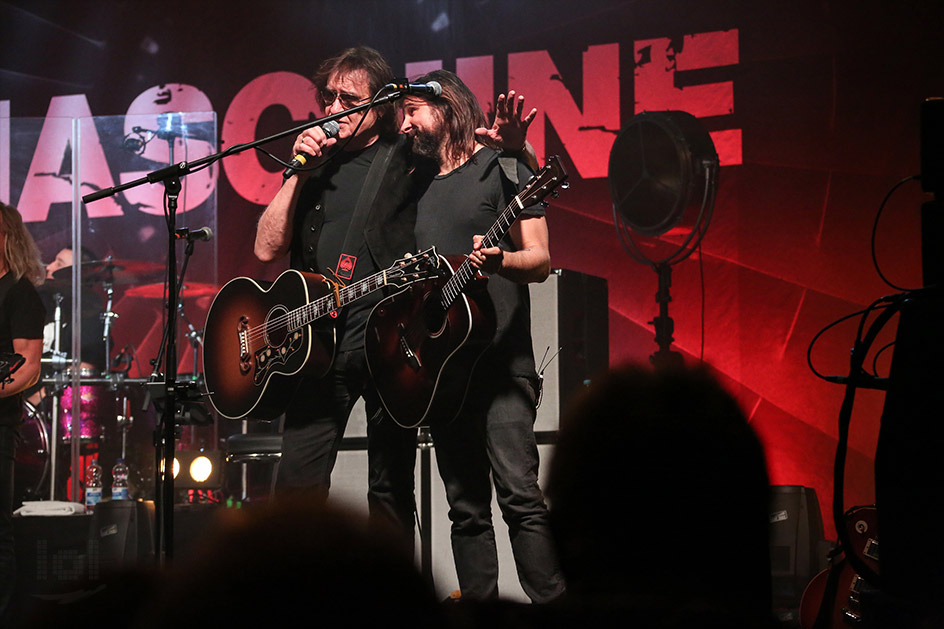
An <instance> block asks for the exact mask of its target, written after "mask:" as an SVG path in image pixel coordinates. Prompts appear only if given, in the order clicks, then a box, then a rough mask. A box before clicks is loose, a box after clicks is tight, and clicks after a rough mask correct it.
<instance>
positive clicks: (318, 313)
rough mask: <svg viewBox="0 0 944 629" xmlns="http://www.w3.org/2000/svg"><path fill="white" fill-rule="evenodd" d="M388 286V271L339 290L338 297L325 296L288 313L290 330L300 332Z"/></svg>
mask: <svg viewBox="0 0 944 629" xmlns="http://www.w3.org/2000/svg"><path fill="white" fill-rule="evenodd" d="M386 284H387V271H380V272H379V273H374V274H373V275H371V276H370V277H367V278H364V279H362V280H361V281H359V282H356V283H354V284H351V285H350V286H345V287H343V288H341V289H339V290H338V292H337V297H335V294H334V293H331V294H330V295H325V296H324V297H321V298H320V299H316V300H314V301H312V302H309V303H307V304H305V305H304V306H302V307H301V308H296V309H295V310H292V311H291V312H289V313H288V329H289V330H290V331H294V330H298V329H300V328H303V327H305V326H306V325H308V324H310V323H311V322H312V321H315V320H316V319H319V318H321V317H323V316H325V315H327V314H328V313H330V312H332V311H334V310H338V309H339V308H343V307H344V306H346V305H347V304H349V303H351V302H352V301H354V300H356V299H360V298H361V297H363V296H364V295H366V294H367V293H372V292H374V291H375V290H377V289H378V288H382V287H383V286H385V285H386Z"/></svg>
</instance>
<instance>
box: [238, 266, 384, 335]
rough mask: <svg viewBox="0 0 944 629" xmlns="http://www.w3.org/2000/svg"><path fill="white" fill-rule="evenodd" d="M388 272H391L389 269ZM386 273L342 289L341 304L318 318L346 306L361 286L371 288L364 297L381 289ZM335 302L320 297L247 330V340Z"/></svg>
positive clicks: (331, 299)
mask: <svg viewBox="0 0 944 629" xmlns="http://www.w3.org/2000/svg"><path fill="white" fill-rule="evenodd" d="M387 271H388V272H389V269H388V270H387ZM384 273H385V271H380V272H379V273H375V274H374V275H371V276H370V277H367V278H365V279H363V280H361V281H360V282H357V283H356V284H352V285H350V286H346V287H344V288H342V289H341V290H340V291H339V295H343V296H344V297H345V298H344V299H341V300H340V302H341V303H339V304H338V305H337V306H335V307H333V308H327V309H325V311H324V312H323V314H320V315H318V317H316V318H320V317H322V316H324V315H326V314H328V313H329V312H331V311H332V310H337V309H338V308H341V307H343V306H344V305H346V304H347V302H349V301H351V300H350V299H347V297H349V296H352V295H351V294H352V293H357V292H359V291H360V287H361V286H367V287H369V288H368V289H367V290H366V291H365V292H364V293H362V294H363V295H366V294H367V293H368V292H373V291H374V290H376V289H377V288H380V287H381V286H383V282H382V278H383V275H384ZM378 280H379V281H378ZM375 284H376V285H375ZM353 296H356V295H353ZM333 300H334V295H333V294H330V295H325V296H323V297H319V298H318V299H316V300H315V301H312V302H309V303H307V304H305V305H304V306H301V307H299V308H296V309H294V310H291V311H289V312H286V313H285V314H283V315H279V316H278V317H275V318H273V319H268V320H266V321H264V322H262V323H261V324H260V325H257V326H253V327H251V328H249V330H247V338H248V339H249V340H250V341H255V340H258V339H259V338H260V337H263V336H265V334H266V333H267V332H269V331H271V330H273V329H278V328H280V327H282V326H283V325H284V326H285V327H286V328H287V327H288V322H289V320H290V319H292V318H293V317H299V318H302V317H304V315H309V316H311V315H312V314H315V313H318V312H319V311H320V308H321V307H322V306H323V305H325V304H329V303H331V302H332V301H333ZM303 325H305V324H303ZM299 327H303V326H299ZM293 329H297V328H293Z"/></svg>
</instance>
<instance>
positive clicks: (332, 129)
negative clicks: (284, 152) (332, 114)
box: [282, 120, 341, 179]
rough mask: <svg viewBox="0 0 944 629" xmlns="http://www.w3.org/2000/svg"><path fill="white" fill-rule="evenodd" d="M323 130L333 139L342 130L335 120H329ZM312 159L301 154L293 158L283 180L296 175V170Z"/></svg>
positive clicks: (283, 174)
mask: <svg viewBox="0 0 944 629" xmlns="http://www.w3.org/2000/svg"><path fill="white" fill-rule="evenodd" d="M321 130H322V131H323V132H324V134H325V137H326V138H333V137H335V136H336V135H337V134H338V131H340V130H341V125H339V124H338V123H337V122H336V121H334V120H329V121H328V122H326V123H324V124H323V125H321ZM309 157H311V156H310V155H308V154H307V153H299V154H298V155H296V156H295V157H293V158H292V161H291V162H289V167H288V168H286V169H285V171H284V172H283V173H282V179H288V178H289V177H291V176H292V175H294V174H295V169H297V168H301V167H302V166H304V165H305V163H306V162H308V158H309Z"/></svg>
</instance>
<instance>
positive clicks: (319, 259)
mask: <svg viewBox="0 0 944 629" xmlns="http://www.w3.org/2000/svg"><path fill="white" fill-rule="evenodd" d="M379 147H380V143H379V142H375V143H374V144H372V145H370V146H368V147H367V148H365V149H364V150H362V151H358V152H356V153H344V152H342V153H340V154H339V155H337V156H336V157H335V158H334V159H333V160H332V161H331V162H329V163H328V164H326V165H325V167H324V169H323V170H322V171H321V173H320V174H318V175H317V176H315V177H312V178H311V179H309V180H308V181H307V182H305V187H304V188H303V190H302V195H301V201H300V203H299V208H298V210H297V211H296V217H295V220H296V224H295V231H294V233H295V234H298V238H297V239H296V243H295V249H296V251H295V253H296V255H295V256H294V257H293V260H295V263H293V266H294V267H295V268H298V269H300V270H303V271H314V272H316V273H321V274H322V275H324V276H325V277H327V278H329V279H331V280H336V278H335V274H337V275H338V276H340V277H341V279H342V281H343V283H344V284H345V285H349V284H353V283H354V282H357V281H359V280H362V279H364V278H366V277H368V276H370V275H372V274H374V273H376V272H377V271H379V270H380V269H379V268H378V267H377V265H376V264H375V263H374V261H373V258H372V257H371V255H370V251H369V250H368V248H367V241H366V240H365V239H364V238H362V237H361V238H354V239H352V242H353V243H355V244H354V246H355V247H356V249H355V250H354V251H342V248H343V246H344V242H345V239H346V238H347V233H348V229H349V228H350V226H351V219H352V218H353V215H354V209H355V207H356V206H357V201H358V199H359V198H360V194H361V189H362V188H363V187H364V180H365V179H366V178H367V173H368V172H369V171H370V166H371V164H372V163H373V161H374V158H375V157H376V156H377V151H378V149H379ZM319 214H321V216H319ZM312 239H315V240H316V242H311V240H312ZM342 256H344V260H342ZM299 261H300V262H301V264H298V262H299ZM346 261H351V262H352V263H353V264H354V268H353V271H350V270H349V269H348V267H347V264H346ZM381 298H383V294H382V293H381V292H380V291H375V292H374V293H372V294H369V295H366V296H364V297H362V298H360V299H357V300H356V301H354V302H352V303H350V304H348V305H347V306H346V307H345V308H343V309H342V311H341V312H340V313H339V317H338V321H337V323H338V326H337V328H338V349H339V350H354V349H360V348H362V347H363V345H364V327H365V325H366V323H367V317H368V315H370V311H371V309H372V308H373V307H374V305H375V304H376V303H377V302H378V301H380V299H381Z"/></svg>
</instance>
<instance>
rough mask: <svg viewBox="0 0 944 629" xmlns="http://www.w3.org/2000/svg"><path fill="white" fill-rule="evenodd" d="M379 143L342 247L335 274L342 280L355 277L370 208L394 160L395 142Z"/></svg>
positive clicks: (381, 141)
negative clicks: (348, 262) (355, 267)
mask: <svg viewBox="0 0 944 629" xmlns="http://www.w3.org/2000/svg"><path fill="white" fill-rule="evenodd" d="M379 142H380V148H379V149H378V150H377V154H376V155H375V156H374V161H372V162H371V164H370V169H369V170H368V171H367V178H366V179H365V180H364V187H363V188H361V194H360V196H359V197H358V198H357V205H355V206H354V215H353V216H352V217H351V225H350V226H349V227H348V228H347V235H346V236H345V237H344V246H343V247H341V260H339V261H338V269H337V271H336V273H335V275H337V276H338V277H340V278H341V279H345V280H349V279H351V278H352V277H354V265H355V264H357V257H356V255H355V254H356V253H357V250H358V249H359V248H360V243H361V242H362V241H363V239H364V227H365V226H366V225H367V215H368V214H370V208H371V207H372V206H373V205H374V199H376V198H377V191H378V190H380V184H381V183H382V182H383V179H384V175H386V173H387V167H388V166H390V160H391V159H392V158H393V151H394V149H395V148H396V143H395V142H384V141H383V140H379ZM345 259H347V260H350V261H351V262H350V266H349V268H342V266H344V265H343V264H342V262H343V261H344V260H345Z"/></svg>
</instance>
